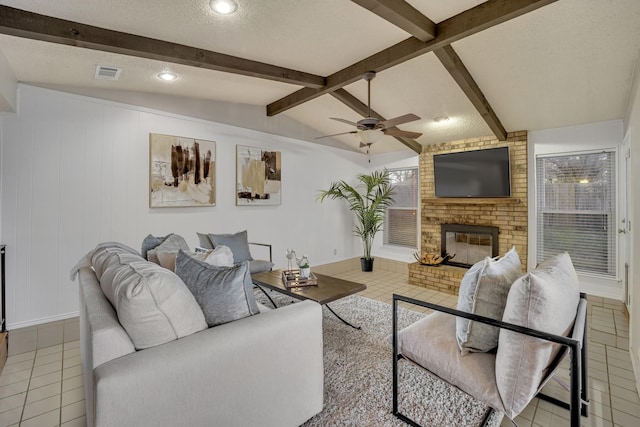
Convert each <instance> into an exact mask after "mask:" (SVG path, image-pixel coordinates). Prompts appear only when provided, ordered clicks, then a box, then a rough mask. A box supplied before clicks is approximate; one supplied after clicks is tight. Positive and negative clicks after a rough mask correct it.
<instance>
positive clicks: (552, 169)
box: [536, 151, 616, 277]
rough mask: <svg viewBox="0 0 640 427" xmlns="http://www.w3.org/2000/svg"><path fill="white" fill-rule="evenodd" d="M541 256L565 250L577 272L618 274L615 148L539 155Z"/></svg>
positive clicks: (538, 203)
mask: <svg viewBox="0 0 640 427" xmlns="http://www.w3.org/2000/svg"><path fill="white" fill-rule="evenodd" d="M536 175H537V225H538V226H537V261H538V262H541V261H543V260H545V259H547V258H549V257H551V256H553V255H556V254H558V253H560V252H564V251H567V252H568V253H569V255H570V256H571V260H572V261H573V265H574V267H575V269H576V271H581V272H587V273H597V274H604V275H607V276H613V277H615V276H616V228H615V221H616V193H615V191H616V171H615V152H613V151H606V152H599V153H587V154H582V153H580V154H568V155H561V156H550V157H538V158H537V159H536Z"/></svg>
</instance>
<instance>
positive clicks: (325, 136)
mask: <svg viewBox="0 0 640 427" xmlns="http://www.w3.org/2000/svg"><path fill="white" fill-rule="evenodd" d="M350 133H358V131H357V130H352V131H351V132H340V133H334V134H333V135H322V136H317V137H315V138H313V139H321V138H329V137H332V136H338V135H347V134H350Z"/></svg>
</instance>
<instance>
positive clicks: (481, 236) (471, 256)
mask: <svg viewBox="0 0 640 427" xmlns="http://www.w3.org/2000/svg"><path fill="white" fill-rule="evenodd" d="M498 232H499V231H498V227H491V226H483V225H467V224H442V225H441V233H442V235H441V240H440V242H441V253H442V256H445V254H450V255H454V254H455V257H454V258H453V259H451V260H449V261H447V264H449V265H455V266H458V267H466V268H469V267H471V266H472V265H473V264H475V263H476V262H478V261H480V260H482V259H484V258H485V257H491V258H493V257H496V256H498Z"/></svg>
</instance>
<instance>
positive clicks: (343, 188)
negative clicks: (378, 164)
mask: <svg viewBox="0 0 640 427" xmlns="http://www.w3.org/2000/svg"><path fill="white" fill-rule="evenodd" d="M357 179H358V181H359V182H358V184H357V185H356V186H355V187H352V186H351V185H349V184H347V183H346V182H345V181H336V182H333V183H331V186H330V187H329V189H328V190H320V194H319V195H318V200H319V201H320V202H322V201H323V200H324V199H325V198H327V197H329V198H331V199H344V200H346V201H347V203H349V210H351V211H352V212H353V213H354V214H355V215H356V219H357V223H356V225H355V226H354V227H353V233H354V234H355V235H356V236H358V237H360V238H361V239H362V246H363V249H364V256H363V257H362V258H360V263H361V267H362V271H373V258H372V257H371V246H372V245H373V238H374V237H375V235H376V233H377V232H378V231H380V230H381V229H382V224H383V223H384V214H385V210H386V209H387V208H388V207H389V206H390V205H391V204H392V203H393V198H392V197H391V196H392V195H393V190H394V186H393V185H391V178H390V177H389V171H387V170H386V169H385V170H382V171H375V172H373V173H371V174H369V175H366V174H359V175H358V176H357Z"/></svg>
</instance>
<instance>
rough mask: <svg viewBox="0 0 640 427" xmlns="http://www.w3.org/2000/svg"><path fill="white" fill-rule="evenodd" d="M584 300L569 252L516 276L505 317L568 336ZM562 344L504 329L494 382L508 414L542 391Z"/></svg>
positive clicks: (512, 416) (509, 321)
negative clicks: (580, 303)
mask: <svg viewBox="0 0 640 427" xmlns="http://www.w3.org/2000/svg"><path fill="white" fill-rule="evenodd" d="M579 300H580V288H579V283H578V277H577V275H576V272H575V270H574V269H573V264H572V263H571V258H570V257H569V254H567V253H566V252H564V253H562V254H560V255H557V256H555V257H553V258H550V259H548V260H546V261H544V262H542V263H541V264H540V265H539V266H538V267H537V268H536V269H535V270H533V271H531V272H530V273H528V274H526V275H525V276H523V277H521V278H520V279H518V280H517V281H516V282H515V283H514V284H513V286H511V289H510V290H509V295H508V297H507V305H506V307H505V310H504V315H503V319H502V320H503V321H505V322H508V323H514V324H517V325H521V326H525V327H528V328H532V329H537V330H540V331H544V332H548V333H551V334H555V335H563V336H566V335H567V334H568V333H569V332H570V330H571V328H572V326H573V321H574V318H575V316H576V310H577V307H578V303H579ZM560 350H561V347H560V346H559V345H557V344H553V343H551V342H549V341H545V340H541V339H538V338H533V337H529V336H526V335H522V334H518V333H516V332H511V331H508V330H504V329H502V330H501V331H500V338H499V341H498V351H497V354H496V382H497V384H498V390H499V392H500V396H501V398H502V401H503V403H504V408H505V413H506V415H507V416H508V417H509V418H511V419H513V418H514V417H515V416H517V415H518V414H519V413H520V412H521V411H522V410H523V409H524V408H525V407H526V406H527V404H528V403H529V401H530V400H531V399H532V398H533V396H534V395H535V394H536V392H537V391H538V387H539V386H540V383H541V381H542V380H543V379H544V378H545V376H546V374H547V371H548V368H549V364H550V363H551V362H552V360H553V359H554V358H555V356H556V355H557V353H558V351H560Z"/></svg>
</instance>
